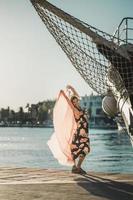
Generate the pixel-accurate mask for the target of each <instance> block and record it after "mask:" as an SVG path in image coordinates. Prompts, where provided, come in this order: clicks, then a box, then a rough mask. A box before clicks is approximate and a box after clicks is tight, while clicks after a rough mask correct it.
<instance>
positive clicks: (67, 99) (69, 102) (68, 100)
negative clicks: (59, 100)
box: [60, 90, 74, 109]
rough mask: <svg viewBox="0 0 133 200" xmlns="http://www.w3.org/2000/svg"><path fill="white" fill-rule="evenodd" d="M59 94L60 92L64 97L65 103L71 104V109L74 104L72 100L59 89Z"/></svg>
mask: <svg viewBox="0 0 133 200" xmlns="http://www.w3.org/2000/svg"><path fill="white" fill-rule="evenodd" d="M60 94H62V95H63V96H64V97H65V99H66V101H67V103H68V104H69V105H70V106H71V108H72V109H74V106H73V104H72V102H71V101H70V99H69V98H68V97H67V95H66V94H65V92H64V91H63V90H60Z"/></svg>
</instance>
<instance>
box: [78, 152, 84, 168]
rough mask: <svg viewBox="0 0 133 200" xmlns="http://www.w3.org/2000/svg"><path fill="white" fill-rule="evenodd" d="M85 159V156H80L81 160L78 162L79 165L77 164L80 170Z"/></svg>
mask: <svg viewBox="0 0 133 200" xmlns="http://www.w3.org/2000/svg"><path fill="white" fill-rule="evenodd" d="M84 159H85V156H82V155H80V156H79V160H78V164H77V168H78V169H80V168H81V165H82V163H83V161H84Z"/></svg>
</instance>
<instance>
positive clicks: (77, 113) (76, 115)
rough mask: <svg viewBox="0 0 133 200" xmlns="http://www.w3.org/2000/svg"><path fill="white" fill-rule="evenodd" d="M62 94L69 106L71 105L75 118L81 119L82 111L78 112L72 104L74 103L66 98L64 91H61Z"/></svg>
mask: <svg viewBox="0 0 133 200" xmlns="http://www.w3.org/2000/svg"><path fill="white" fill-rule="evenodd" d="M60 94H62V95H63V96H64V97H65V99H66V101H67V102H68V104H69V105H70V107H71V108H72V110H73V113H74V115H75V117H76V118H79V116H80V114H81V113H80V111H78V110H77V109H76V108H75V107H74V105H73V104H72V102H71V101H70V99H69V98H68V97H67V96H66V94H65V93H64V91H63V90H60Z"/></svg>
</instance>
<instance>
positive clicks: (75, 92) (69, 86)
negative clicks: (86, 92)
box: [66, 85, 80, 97]
mask: <svg viewBox="0 0 133 200" xmlns="http://www.w3.org/2000/svg"><path fill="white" fill-rule="evenodd" d="M66 88H67V89H70V90H71V91H72V92H73V95H75V96H77V97H80V96H79V94H78V93H77V91H76V90H75V89H74V88H73V87H72V86H71V85H67V87H66Z"/></svg>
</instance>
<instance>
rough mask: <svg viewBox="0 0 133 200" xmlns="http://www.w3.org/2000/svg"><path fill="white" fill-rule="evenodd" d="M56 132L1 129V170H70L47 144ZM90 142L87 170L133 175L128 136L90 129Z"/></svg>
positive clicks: (132, 154)
mask: <svg viewBox="0 0 133 200" xmlns="http://www.w3.org/2000/svg"><path fill="white" fill-rule="evenodd" d="M52 132H53V129H50V128H0V167H37V168H38V167H39V168H50V169H55V168H56V169H70V167H66V166H62V165H60V164H58V162H57V161H56V160H55V159H54V158H53V156H52V154H51V152H50V150H49V148H48V146H47V144H46V143H47V141H48V139H49V138H50V136H51V134H52ZM90 141H91V153H90V154H89V155H88V156H87V158H86V160H85V162H84V164H83V167H84V169H86V170H88V171H97V172H114V173H118V172H120V173H128V172H130V173H133V147H132V146H131V144H130V141H129V138H128V136H127V135H126V134H119V133H118V132H117V130H116V131H114V130H97V129H90Z"/></svg>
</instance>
